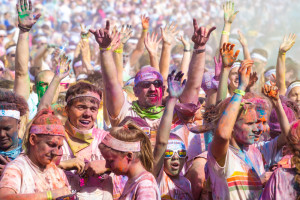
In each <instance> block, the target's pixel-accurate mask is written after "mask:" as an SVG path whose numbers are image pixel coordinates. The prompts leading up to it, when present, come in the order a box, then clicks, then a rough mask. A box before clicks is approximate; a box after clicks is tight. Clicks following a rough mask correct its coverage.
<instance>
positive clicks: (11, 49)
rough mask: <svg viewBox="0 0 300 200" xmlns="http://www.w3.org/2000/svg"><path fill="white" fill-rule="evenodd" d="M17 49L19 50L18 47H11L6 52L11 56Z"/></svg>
mask: <svg viewBox="0 0 300 200" xmlns="http://www.w3.org/2000/svg"><path fill="white" fill-rule="evenodd" d="M16 49H17V46H12V47H9V48H8V49H7V50H6V55H8V54H10V53H11V52H13V51H15V50H16Z"/></svg>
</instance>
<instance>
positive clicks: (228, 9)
mask: <svg viewBox="0 0 300 200" xmlns="http://www.w3.org/2000/svg"><path fill="white" fill-rule="evenodd" d="M223 10H224V22H225V23H229V24H232V22H233V21H234V19H235V17H236V15H237V14H238V12H239V11H236V12H234V2H231V1H227V2H226V3H224V4H223Z"/></svg>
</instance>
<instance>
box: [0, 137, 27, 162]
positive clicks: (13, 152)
mask: <svg viewBox="0 0 300 200" xmlns="http://www.w3.org/2000/svg"><path fill="white" fill-rule="evenodd" d="M21 152H22V140H21V139H19V143H18V146H17V147H16V148H15V149H13V150H11V151H6V152H5V151H0V155H1V156H4V157H6V156H7V157H9V158H10V159H12V160H14V159H15V158H16V157H17V156H18V155H19V154H20V153H21Z"/></svg>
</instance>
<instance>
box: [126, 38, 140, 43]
mask: <svg viewBox="0 0 300 200" xmlns="http://www.w3.org/2000/svg"><path fill="white" fill-rule="evenodd" d="M138 41H139V40H138V39H129V40H128V41H127V43H132V44H137V43H138Z"/></svg>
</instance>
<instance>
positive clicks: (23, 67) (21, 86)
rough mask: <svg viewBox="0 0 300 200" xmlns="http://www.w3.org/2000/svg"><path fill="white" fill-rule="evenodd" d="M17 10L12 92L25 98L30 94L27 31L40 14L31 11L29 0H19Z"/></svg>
mask: <svg viewBox="0 0 300 200" xmlns="http://www.w3.org/2000/svg"><path fill="white" fill-rule="evenodd" d="M17 12H18V22H19V25H18V26H19V29H20V32H19V38H18V42H17V49H16V63H15V84H14V92H15V93H17V94H19V95H21V96H22V97H24V98H25V99H26V100H27V99H28V98H29V95H30V79H29V75H28V64H29V40H28V39H29V31H30V29H31V27H32V26H33V25H34V24H35V23H36V21H37V20H38V19H39V17H40V16H41V15H40V14H34V13H33V11H32V3H31V1H30V0H29V1H28V3H27V0H24V1H23V0H20V1H19V3H18V4H17Z"/></svg>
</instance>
